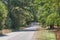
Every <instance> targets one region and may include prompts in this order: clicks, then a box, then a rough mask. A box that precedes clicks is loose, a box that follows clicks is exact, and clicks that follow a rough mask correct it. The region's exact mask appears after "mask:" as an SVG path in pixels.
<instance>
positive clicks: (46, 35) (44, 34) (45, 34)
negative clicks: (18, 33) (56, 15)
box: [34, 30, 56, 40]
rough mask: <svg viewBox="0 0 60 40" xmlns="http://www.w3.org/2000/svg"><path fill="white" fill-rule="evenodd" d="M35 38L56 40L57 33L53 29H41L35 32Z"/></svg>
mask: <svg viewBox="0 0 60 40" xmlns="http://www.w3.org/2000/svg"><path fill="white" fill-rule="evenodd" d="M34 39H35V40H56V38H55V34H54V32H53V31H51V30H50V31H48V30H41V31H37V32H36V34H35V38H34Z"/></svg>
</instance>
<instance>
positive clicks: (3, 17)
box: [0, 1, 7, 30]
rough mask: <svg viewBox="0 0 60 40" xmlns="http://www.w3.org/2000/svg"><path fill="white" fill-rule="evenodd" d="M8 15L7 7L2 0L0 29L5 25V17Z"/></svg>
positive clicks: (0, 5) (0, 3) (0, 4)
mask: <svg viewBox="0 0 60 40" xmlns="http://www.w3.org/2000/svg"><path fill="white" fill-rule="evenodd" d="M6 17H7V8H6V6H5V5H4V3H3V2H1V1H0V30H1V29H2V28H3V27H5V25H4V24H5V19H6Z"/></svg>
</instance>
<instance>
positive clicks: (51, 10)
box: [0, 0, 60, 30]
mask: <svg viewBox="0 0 60 40" xmlns="http://www.w3.org/2000/svg"><path fill="white" fill-rule="evenodd" d="M31 22H39V23H40V25H43V26H46V27H48V26H50V28H54V26H57V27H59V26H60V0H0V30H2V29H16V30H17V29H19V28H20V27H26V26H27V25H29V24H30V23H31Z"/></svg>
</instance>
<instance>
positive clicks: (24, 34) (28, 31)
mask: <svg viewBox="0 0 60 40" xmlns="http://www.w3.org/2000/svg"><path fill="white" fill-rule="evenodd" d="M37 28H38V26H37V25H32V26H31V27H28V28H25V29H24V30H23V31H17V32H12V33H9V34H7V36H4V37H0V40H33V39H32V38H33V35H34V33H35V31H36V30H37Z"/></svg>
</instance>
